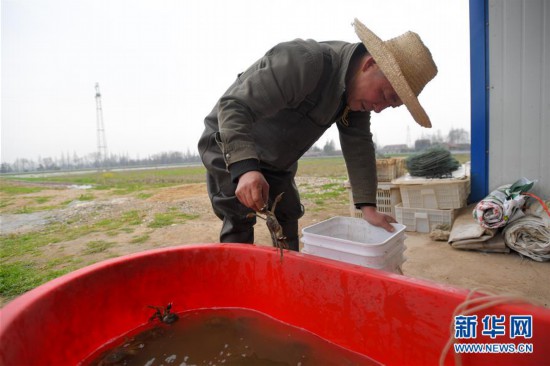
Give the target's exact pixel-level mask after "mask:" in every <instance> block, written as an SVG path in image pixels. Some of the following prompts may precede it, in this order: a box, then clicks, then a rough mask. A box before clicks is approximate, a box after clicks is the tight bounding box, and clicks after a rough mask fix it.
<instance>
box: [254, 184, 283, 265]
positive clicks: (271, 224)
mask: <svg viewBox="0 0 550 366" xmlns="http://www.w3.org/2000/svg"><path fill="white" fill-rule="evenodd" d="M283 194H284V192H281V193H280V194H279V195H278V196H277V197H275V201H274V202H273V206H271V210H269V209H268V208H267V204H265V206H264V207H262V209H261V210H260V211H259V212H251V213H249V214H248V215H247V216H248V217H249V218H251V217H254V216H256V217H259V218H260V219H262V220H265V223H266V225H267V228H268V230H269V233H270V234H271V241H272V242H273V246H274V247H275V248H277V249H278V250H279V251H280V253H281V261H282V260H283V249H288V244H287V243H286V236H284V234H283V228H282V227H281V225H280V224H279V221H277V217H276V216H275V208H276V207H277V203H279V202H280V201H281V199H282V198H283ZM260 213H261V214H263V215H265V217H263V216H261V215H260Z"/></svg>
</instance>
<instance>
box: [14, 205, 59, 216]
mask: <svg viewBox="0 0 550 366" xmlns="http://www.w3.org/2000/svg"><path fill="white" fill-rule="evenodd" d="M60 207H62V206H23V207H21V208H20V209H18V210H16V211H15V213H16V214H30V213H33V212H39V211H51V210H55V209H56V208H60Z"/></svg>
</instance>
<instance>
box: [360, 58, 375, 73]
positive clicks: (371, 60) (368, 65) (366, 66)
mask: <svg viewBox="0 0 550 366" xmlns="http://www.w3.org/2000/svg"><path fill="white" fill-rule="evenodd" d="M374 65H376V61H374V57H372V56H371V55H368V56H367V57H365V58H364V59H363V65H362V67H361V71H367V70H368V69H369V68H371V67H372V66H374Z"/></svg>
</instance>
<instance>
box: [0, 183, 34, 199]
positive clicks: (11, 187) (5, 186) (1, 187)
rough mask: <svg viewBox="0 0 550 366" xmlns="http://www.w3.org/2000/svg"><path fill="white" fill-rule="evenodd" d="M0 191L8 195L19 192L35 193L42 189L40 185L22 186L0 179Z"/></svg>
mask: <svg viewBox="0 0 550 366" xmlns="http://www.w3.org/2000/svg"><path fill="white" fill-rule="evenodd" d="M0 182H1V184H0V192H2V193H5V194H7V195H10V196H16V195H20V194H29V193H36V192H40V191H41V190H42V188H41V187H24V186H19V185H16V184H14V183H12V182H9V181H8V180H6V179H1V180H0Z"/></svg>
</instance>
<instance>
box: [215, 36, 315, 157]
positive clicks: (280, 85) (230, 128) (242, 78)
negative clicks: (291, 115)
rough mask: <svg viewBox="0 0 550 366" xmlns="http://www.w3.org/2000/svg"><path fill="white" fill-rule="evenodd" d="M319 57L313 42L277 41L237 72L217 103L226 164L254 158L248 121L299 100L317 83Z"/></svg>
mask: <svg viewBox="0 0 550 366" xmlns="http://www.w3.org/2000/svg"><path fill="white" fill-rule="evenodd" d="M322 57H323V56H322V51H321V50H320V46H318V45H316V43H313V42H308V41H303V40H296V41H292V42H287V43H281V44H279V45H277V46H275V47H274V48H272V49H271V50H270V51H269V52H268V53H267V54H266V55H265V56H264V57H262V58H261V59H260V60H258V61H257V62H256V63H254V65H252V66H251V67H250V68H249V69H248V70H246V71H245V72H244V73H242V74H241V75H239V77H238V80H237V82H236V83H235V84H234V85H233V87H232V88H230V89H229V90H228V91H227V92H226V94H225V95H224V96H223V97H222V98H221V99H220V100H219V102H218V123H219V129H220V139H221V144H220V146H221V148H222V151H223V154H224V159H225V162H226V165H227V166H228V167H229V166H230V165H231V164H233V163H235V162H238V161H242V160H246V159H258V155H257V152H256V148H255V142H254V139H253V135H252V124H253V123H255V122H256V121H258V120H259V119H261V118H262V117H265V116H270V115H273V114H275V113H276V112H277V111H279V110H281V109H284V108H292V107H295V106H297V105H298V104H299V103H300V102H301V101H303V99H304V98H305V97H306V96H307V95H308V94H309V93H311V92H312V91H313V90H314V89H315V87H316V85H317V83H318V82H319V79H320V76H321V72H322V67H323V58H322Z"/></svg>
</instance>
